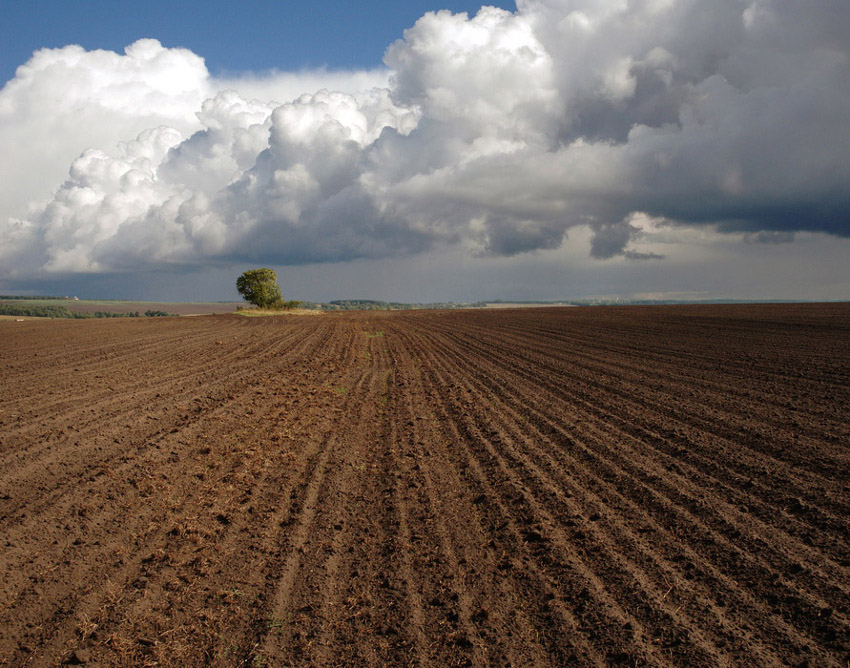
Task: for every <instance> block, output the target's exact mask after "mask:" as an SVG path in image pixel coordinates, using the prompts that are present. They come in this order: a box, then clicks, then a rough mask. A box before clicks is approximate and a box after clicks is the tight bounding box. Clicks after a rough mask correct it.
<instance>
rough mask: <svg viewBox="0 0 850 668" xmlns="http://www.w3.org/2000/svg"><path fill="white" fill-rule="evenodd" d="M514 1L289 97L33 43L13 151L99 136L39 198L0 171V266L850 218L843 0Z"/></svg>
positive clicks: (15, 111)
mask: <svg viewBox="0 0 850 668" xmlns="http://www.w3.org/2000/svg"><path fill="white" fill-rule="evenodd" d="M517 4H518V9H517V11H516V12H515V13H512V12H507V11H504V10H500V9H495V8H487V7H485V8H482V10H481V11H480V12H479V13H478V14H477V15H476V16H475V17H472V18H469V17H467V16H466V15H464V14H460V15H453V14H451V13H449V12H438V13H430V14H426V15H425V16H424V17H422V18H421V19H420V20H419V21H418V22H417V23H416V25H415V26H413V27H412V28H410V29H409V30H407V31H406V32H405V34H404V38H403V39H401V40H399V41H397V42H395V43H394V44H392V45H390V47H389V48H388V49H387V52H386V56H385V63H386V65H387V67H388V74H389V78H388V79H387V78H386V74H372V75H369V74H368V73H366V74H359V75H357V76H353V75H352V76H353V78H352V81H354V80H355V79H356V80H357V83H356V84H352V86H350V87H349V90H348V91H347V92H330V91H329V90H328V89H322V90H319V91H318V92H313V93H309V94H305V95H301V96H300V97H297V98H294V99H291V96H290V98H288V99H290V100H291V101H289V102H286V103H284V104H279V100H280V98H277V99H278V101H277V102H274V101H272V100H274V99H276V96H277V94H279V92H280V91H281V90H282V89H280V88H279V89H278V93H277V94H276V93H274V91H273V86H271V85H270V84H269V85H266V86H265V87H264V84H263V82H262V81H258V80H252V81H250V82H247V83H246V86H245V91H250V95H258V96H259V97H260V100H259V101H258V100H254V101H250V100H249V99H247V98H248V97H249V95H248V94H246V93H243V94H242V95H240V94H239V93H237V92H235V91H234V90H221V88H222V84H221V82H216V81H215V80H213V79H211V78H210V77H209V75H208V73H207V71H206V69H205V67H204V65H203V62H202V61H201V60H200V59H199V58H198V57H197V56H195V55H194V54H192V53H190V52H187V51H185V50H176V49H164V48H163V47H161V46H160V45H159V44H158V43H157V42H156V41H153V40H143V41H141V42H137V43H135V44H133V45H131V46H130V47H128V49H127V51H126V53H125V54H124V55H118V54H112V53H106V52H85V51H83V50H82V49H79V48H78V47H67V48H66V49H60V50H45V51H42V52H39V53H38V54H36V55H35V56H34V57H33V59H32V60H31V61H30V62H29V63H27V64H26V65H25V66H23V67H22V68H20V69H19V70H18V73H17V76H16V78H15V79H14V80H12V81H11V82H9V83H8V84H7V85H6V86H5V87H4V89H3V90H2V92H0V120H2V124H0V137H2V138H3V140H4V144H6V145H15V146H17V147H18V148H17V149H16V151H15V153H16V154H17V153H20V155H21V160H22V162H21V163H19V164H23V167H24V169H25V170H34V169H35V168H36V167H37V165H38V164H39V161H42V162H43V161H44V160H45V155H46V156H48V157H49V156H50V152H49V150H50V145H51V141H53V140H54V138H55V141H56V142H57V143H59V144H62V143H63V142H65V143H66V144H67V145H68V146H71V145H72V144H71V143H68V142H67V141H66V140H65V139H63V133H72V134H74V137H75V138H77V139H80V138H81V139H84V140H85V141H86V144H85V145H86V146H91V147H95V148H89V149H88V150H86V151H85V152H83V153H82V155H80V156H79V157H78V158H76V159H75V160H73V162H72V163H71V167H70V172H69V173H68V176H67V180H66V181H65V182H64V184H62V185H61V186H60V187H58V190H56V191H55V192H54V194H53V196H52V198H50V199H49V200H48V201H46V202H44V203H42V204H37V205H33V206H30V207H29V208H28V209H27V208H26V207H25V206H24V203H25V202H24V198H27V199H30V198H36V199H38V198H42V197H44V193H43V192H41V190H40V189H43V188H44V183H43V182H40V181H39V182H36V175H35V174H33V173H31V172H27V174H28V175H27V176H20V175H15V174H11V173H9V174H3V176H8V179H7V187H8V188H10V189H11V188H14V192H13V191H12V190H10V191H9V192H7V193H4V194H3V197H4V199H5V201H6V202H7V207H8V209H7V211H6V212H5V213H6V214H7V215H4V216H3V217H2V219H0V235H1V236H2V238H3V239H4V240H5V241H6V244H5V246H4V247H3V248H0V260H1V261H2V265H0V267H2V268H0V273H2V275H5V276H7V277H15V276H34V275H48V274H51V273H66V272H67V273H75V272H95V273H96V272H113V271H122V272H126V271H132V270H134V269H139V270H143V269H149V268H156V267H163V266H166V267H167V266H176V265H197V264H203V263H208V262H214V261H222V262H224V261H232V260H240V261H241V260H251V261H263V262H266V261H267V262H271V263H275V264H302V263H311V262H330V261H344V260H348V259H352V258H368V257H387V256H394V255H403V254H409V253H417V252H421V251H425V250H428V249H432V248H435V247H441V246H444V245H445V246H454V247H462V248H465V249H467V250H468V251H469V252H472V253H475V254H481V255H503V256H509V255H515V254H519V253H525V252H529V251H535V250H541V249H551V248H557V247H558V246H560V245H561V244H562V243H563V242H564V239H565V235H566V234H567V232H568V230H569V229H570V228H572V227H575V226H578V225H587V226H589V227H590V228H591V229H592V230H593V231H594V235H593V237H592V239H591V247H590V252H591V255H592V256H593V257H597V258H607V257H613V256H616V255H625V256H626V257H629V258H633V259H647V258H657V257H659V255H657V254H656V253H654V252H653V251H652V250H651V249H641V248H640V245H639V243H638V242H639V241H640V239H641V235H642V234H643V232H642V230H641V227H640V225H638V224H637V221H638V219H640V218H648V217H650V218H652V219H655V220H658V219H661V220H662V221H666V222H663V224H666V225H673V226H675V225H679V226H688V225H704V224H711V225H714V226H717V229H720V230H721V231H737V232H745V233H747V234H748V237H747V238H748V239H749V240H752V241H756V242H758V241H768V242H776V241H786V240H788V239H790V238H793V233H794V232H797V231H817V232H826V233H829V234H835V235H841V236H848V235H850V161H848V160H847V156H848V155H850V122H848V120H847V119H848V118H850V47H848V37H847V35H848V34H850V25H848V24H850V9H848V7H847V5H846V1H845V0H810V1H808V2H806V3H799V2H796V1H793V0H754V1H749V2H744V1H742V0H710V1H709V0H645V1H643V2H629V1H626V0H622V1H617V2H612V1H611V0H520V1H519V2H518V3H517ZM296 82H297V77H296ZM321 82H322V77H321V76H312V77H305V78H304V83H305V85H307V84H308V83H309V84H317V83H321ZM370 82H371V83H373V84H375V85H374V86H373V87H372V88H371V89H370V90H364V89H365V88H366V85H365V84H367V83H370ZM228 83H229V84H230V85H231V86H232V87H234V88H236V89H237V90H238V89H239V83H238V82H228ZM334 83H335V84H338V83H339V77H338V76H337V77H336V79H335V80H334ZM248 84H250V85H248ZM292 85H293V81H292V79H291V78H290V79H288V80H287V86H288V87H287V88H286V90H287V91H290V90H292ZM339 87H343V86H339ZM264 93H265V94H266V95H265V97H263V94H264ZM33 119H35V120H33ZM36 121H37V122H36ZM129 138H132V139H129ZM118 139H123V140H124V141H123V142H121V143H118V144H117V147H116V146H115V145H116V142H117V141H118ZM128 139H129V141H128ZM98 140H100V143H99V142H98ZM53 169H55V168H53ZM7 170H8V171H9V172H12V171H13V168H11V167H8V165H7ZM48 173H49V174H52V172H50V171H49V170H48ZM58 179H61V177H57V180H58ZM9 183H11V185H8V184H9ZM9 203H11V204H9ZM636 243H637V245H636Z"/></svg>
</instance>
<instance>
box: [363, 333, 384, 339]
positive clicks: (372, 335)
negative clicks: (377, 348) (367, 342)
mask: <svg viewBox="0 0 850 668" xmlns="http://www.w3.org/2000/svg"><path fill="white" fill-rule="evenodd" d="M363 333H364V334H365V335H366V337H367V338H370V339H377V338H379V337H381V336H383V335H384V332H383V331H377V332H366V331H364V332H363Z"/></svg>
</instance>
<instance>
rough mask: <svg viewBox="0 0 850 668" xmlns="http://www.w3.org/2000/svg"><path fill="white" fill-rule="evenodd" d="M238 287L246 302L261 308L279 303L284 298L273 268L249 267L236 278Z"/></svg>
mask: <svg viewBox="0 0 850 668" xmlns="http://www.w3.org/2000/svg"><path fill="white" fill-rule="evenodd" d="M236 289H237V290H238V291H239V294H240V295H242V298H243V299H244V300H245V301H246V302H250V303H251V304H254V305H255V306H259V307H260V308H268V307H269V306H272V305H274V304H279V303H280V302H281V300H282V299H283V295H282V294H281V292H280V286H279V285H278V284H277V274H276V273H274V271H273V270H272V269H266V268H263V269H249V270H248V271H246V272H245V273H244V274H242V275H241V276H240V277H239V278H237V279H236Z"/></svg>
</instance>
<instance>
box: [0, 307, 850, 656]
mask: <svg viewBox="0 0 850 668" xmlns="http://www.w3.org/2000/svg"><path fill="white" fill-rule="evenodd" d="M0 342H2V346H0V370H1V371H2V374H0V588H2V591H0V602H2V603H0V665H12V666H18V665H34V666H52V665H57V664H59V663H62V662H66V663H76V664H83V663H90V664H97V665H166V666H178V665H179V666H192V665H217V666H237V665H246V666H258V665H266V666H279V665H318V666H324V665H340V666H343V665H344V666H376V665H408V664H417V665H436V666H456V665H460V666H462V665H472V666H481V665H493V666H506V665H515V666H529V665H541V666H548V665H551V666H561V665H626V666H629V665H652V666H656V665H688V666H723V665H734V666H756V665H793V666H805V665H809V666H845V665H846V664H847V662H848V658H850V638H849V637H848V620H849V619H850V610H848V601H850V597H849V596H848V592H850V569H849V568H848V566H850V550H848V535H850V531H848V517H850V513H848V510H850V449H848V444H850V305H847V304H831V305H764V306H749V305H748V306H675V307H624V308H570V309H522V310H500V311H444V312H440V311H430V312H425V311H422V312H386V313H368V314H365V313H361V314H358V313H344V314H326V315H323V316H321V317H315V318H296V317H290V318H255V319H248V318H241V317H238V316H209V317H201V318H157V319H138V320H136V319H131V320H106V321H101V320H89V321H70V322H69V321H61V322H60V321H36V320H27V321H25V322H14V321H3V322H0Z"/></svg>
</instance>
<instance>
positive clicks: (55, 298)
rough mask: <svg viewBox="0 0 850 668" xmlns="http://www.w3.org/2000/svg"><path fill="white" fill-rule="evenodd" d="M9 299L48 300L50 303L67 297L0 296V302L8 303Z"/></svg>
mask: <svg viewBox="0 0 850 668" xmlns="http://www.w3.org/2000/svg"><path fill="white" fill-rule="evenodd" d="M11 299H25V300H27V301H31V300H45V299H49V300H51V301H61V300H63V299H67V297H51V296H49V295H30V296H27V295H0V300H3V301H8V300H11Z"/></svg>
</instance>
